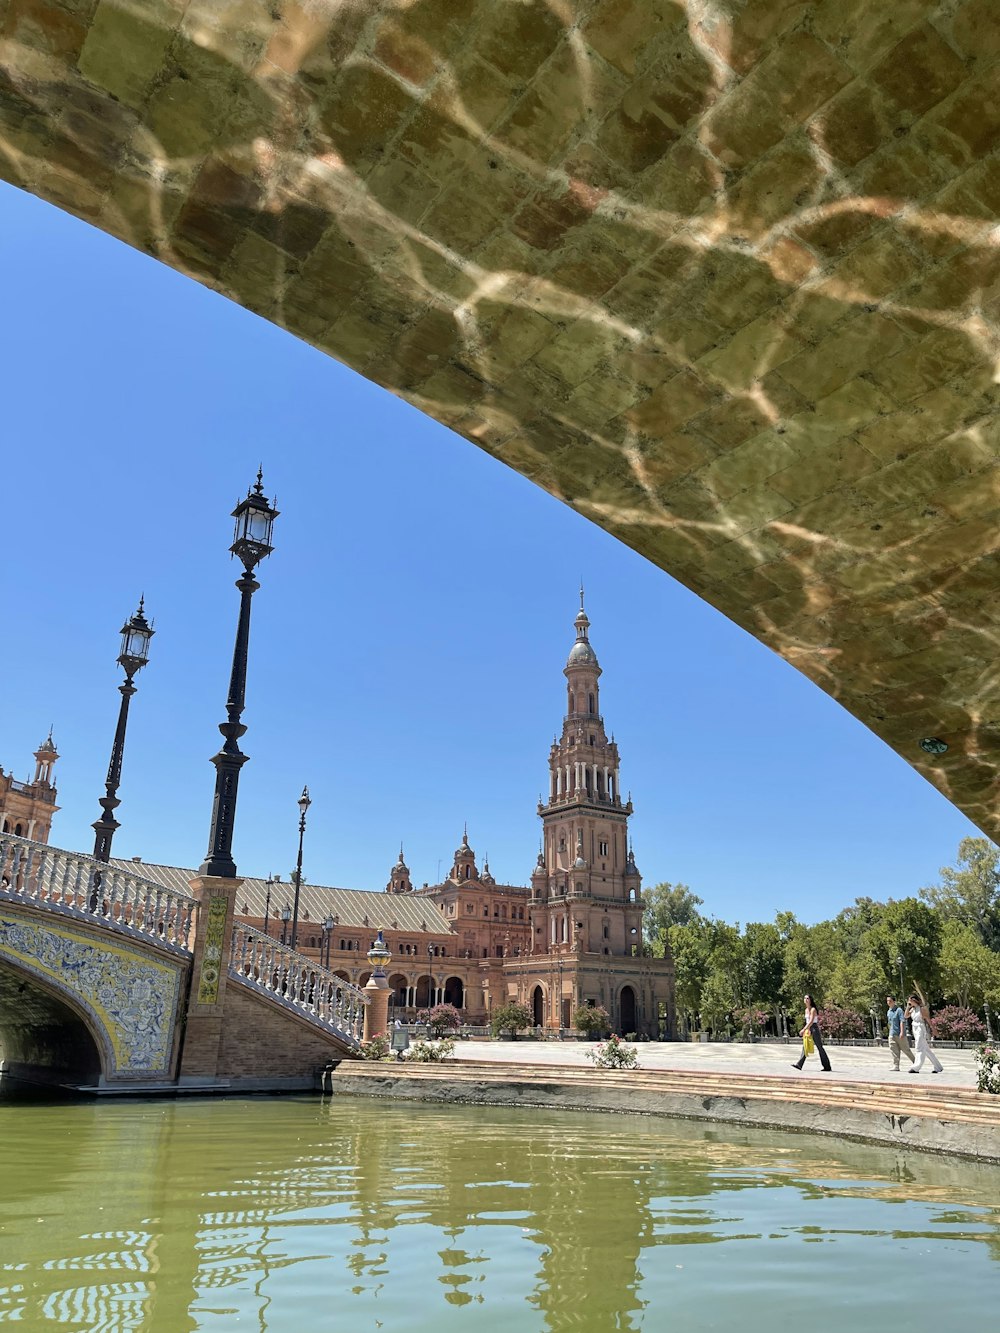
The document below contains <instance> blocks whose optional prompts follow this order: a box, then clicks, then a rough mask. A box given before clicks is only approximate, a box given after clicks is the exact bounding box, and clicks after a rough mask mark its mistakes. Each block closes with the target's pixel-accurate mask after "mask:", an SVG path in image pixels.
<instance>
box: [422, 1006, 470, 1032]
mask: <svg viewBox="0 0 1000 1333" xmlns="http://www.w3.org/2000/svg"><path fill="white" fill-rule="evenodd" d="M416 1021H417V1022H418V1023H426V1024H427V1026H428V1028H429V1029H430V1034H431V1036H432V1037H445V1036H447V1034H448V1033H449V1032H457V1031H458V1029H459V1028H460V1027H461V1026H462V1015H461V1014H460V1013H459V1012H458V1010H457V1009H456V1008H455V1006H454V1005H453V1004H436V1005H435V1006H434V1008H433V1009H421V1010H419V1012H418V1013H417V1016H416Z"/></svg>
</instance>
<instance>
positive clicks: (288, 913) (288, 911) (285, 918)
mask: <svg viewBox="0 0 1000 1333" xmlns="http://www.w3.org/2000/svg"><path fill="white" fill-rule="evenodd" d="M291 919H292V907H291V904H290V903H285V905H284V907H283V908H282V909H281V942H282V944H284V943H285V937H286V935H287V933H288V923H289V921H291Z"/></svg>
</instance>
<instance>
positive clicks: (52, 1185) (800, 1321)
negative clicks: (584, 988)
mask: <svg viewBox="0 0 1000 1333" xmlns="http://www.w3.org/2000/svg"><path fill="white" fill-rule="evenodd" d="M998 1311H1000V1171H998V1170H997V1169H995V1168H991V1167H984V1166H974V1165H971V1164H966V1163H962V1162H958V1161H948V1160H945V1159H934V1158H929V1157H924V1156H917V1155H906V1156H904V1155H897V1154H895V1153H894V1152H892V1151H889V1150H880V1149H875V1148H865V1147H856V1146H851V1145H843V1144H839V1143H835V1142H832V1141H828V1140H823V1139H819V1138H807V1137H801V1136H792V1135H783V1134H777V1133H774V1134H771V1133H760V1132H752V1131H745V1132H742V1131H739V1130H733V1131H729V1130H726V1131H722V1130H717V1129H711V1128H708V1127H706V1126H703V1125H698V1124H693V1123H685V1122H682V1121H669V1120H664V1121H652V1120H647V1119H639V1118H636V1119H631V1118H628V1117H620V1116H601V1115H578V1114H570V1113H554V1112H548V1111H539V1112H528V1111H512V1110H501V1109H489V1108H465V1107H437V1106H426V1105H420V1104H411V1105H407V1104H401V1103H394V1104H393V1103H380V1102H368V1101H351V1100H347V1099H333V1100H332V1101H330V1100H327V1101H320V1100H319V1099H318V1098H304V1097H303V1098H280V1099H265V1098H259V1099H246V1100H242V1099H241V1100H236V1099H234V1100H227V1101H203V1102H192V1101H182V1102H145V1103H132V1104H127V1105H122V1104H111V1105H109V1104H101V1105H96V1104H92V1103H75V1104H71V1103H67V1104H29V1103H19V1104H7V1105H0V1324H7V1323H9V1324H10V1325H11V1328H12V1330H13V1329H14V1328H18V1329H32V1330H34V1329H46V1330H48V1329H51V1330H53V1331H54V1330H63V1331H66V1330H79V1333H132V1331H133V1330H151V1331H155V1333H161V1330H162V1333H186V1331H187V1330H206V1331H207V1333H223V1331H226V1333H228V1330H242V1329H247V1330H260V1331H266V1333H307V1331H308V1333H311V1331H312V1330H323V1331H324V1333H327V1331H334V1333H340V1331H341V1330H342V1331H343V1333H368V1330H378V1329H387V1330H389V1331H390V1333H395V1331H396V1330H401V1331H403V1330H405V1331H406V1333H410V1331H411V1330H412V1331H413V1333H425V1331H426V1333H454V1331H455V1330H472V1329H475V1330H489V1333H502V1331H503V1330H512V1331H513V1330H517V1331H518V1333H531V1331H532V1330H553V1331H554V1333H561V1330H585V1331H589V1330H592V1331H593V1333H604V1330H617V1329H650V1330H654V1329H655V1330H669V1331H671V1333H688V1330H702V1329H724V1330H737V1333H764V1331H765V1330H767V1333H772V1331H773V1330H775V1329H778V1330H781V1333H785V1331H786V1330H787V1333H833V1331H834V1330H836V1331H837V1333H842V1331H843V1330H848V1333H868V1330H871V1333H887V1331H888V1330H890V1329H894V1328H898V1329H901V1330H904V1331H905V1333H925V1330H926V1333H931V1330H933V1331H934V1333H941V1330H946V1331H947V1330H957V1329H961V1328H972V1329H986V1328H996V1327H997V1324H998Z"/></svg>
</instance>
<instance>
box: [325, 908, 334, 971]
mask: <svg viewBox="0 0 1000 1333" xmlns="http://www.w3.org/2000/svg"><path fill="white" fill-rule="evenodd" d="M332 930H333V917H332V916H327V918H326V920H325V921H324V922H323V955H324V957H323V966H324V967H329V966H330V934H331V932H332Z"/></svg>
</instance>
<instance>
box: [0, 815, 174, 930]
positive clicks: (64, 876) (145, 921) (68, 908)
mask: <svg viewBox="0 0 1000 1333" xmlns="http://www.w3.org/2000/svg"><path fill="white" fill-rule="evenodd" d="M0 901H5V902H15V903H24V904H28V905H30V906H32V907H41V908H44V909H45V910H46V911H52V912H59V913H61V914H62V915H66V916H72V917H76V918H78V919H89V920H91V921H94V922H96V923H99V924H100V925H102V926H105V927H107V928H108V929H111V930H115V931H120V932H121V933H122V934H126V935H131V936H133V937H138V938H140V939H146V940H151V941H153V942H154V943H156V944H158V945H160V946H161V947H165V948H168V949H171V950H172V951H173V952H175V953H183V954H190V953H191V944H190V941H191V938H192V931H191V926H192V922H193V921H194V915H195V912H196V911H197V909H198V904H197V902H196V900H195V899H194V898H192V897H191V896H190V895H188V894H185V893H179V892H178V891H177V890H176V889H168V888H165V887H164V886H163V885H162V884H157V883H155V882H154V881H153V880H151V879H146V878H144V877H143V876H142V875H139V874H134V873H133V872H132V871H128V870H120V869H117V868H115V867H111V866H108V865H105V864H104V862H103V861H95V860H94V858H93V857H92V856H84V855H82V854H81V853H79V852H66V851H63V850H61V849H60V848H58V847H52V846H50V845H49V844H48V843H43V842H32V841H31V840H30V839H28V838H19V837H17V836H16V835H15V834H13V833H2V834H0Z"/></svg>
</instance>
